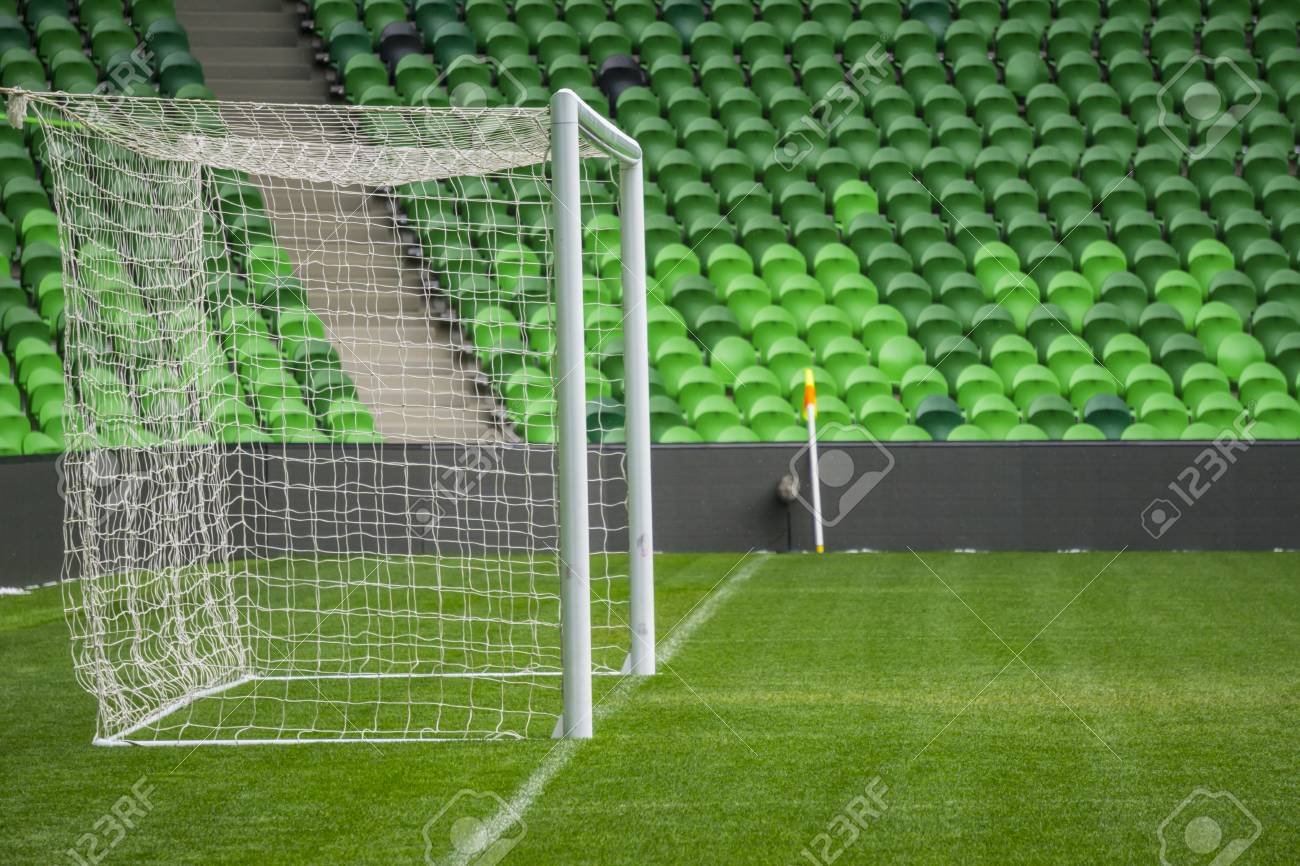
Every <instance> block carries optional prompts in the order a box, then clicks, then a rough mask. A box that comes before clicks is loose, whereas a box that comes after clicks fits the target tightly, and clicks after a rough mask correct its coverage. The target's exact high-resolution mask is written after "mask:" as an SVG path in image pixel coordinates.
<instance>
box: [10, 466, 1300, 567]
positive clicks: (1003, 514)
mask: <svg viewBox="0 0 1300 866" xmlns="http://www.w3.org/2000/svg"><path fill="white" fill-rule="evenodd" d="M335 447H337V446H335ZM359 447H366V446H359ZM435 447H438V448H443V447H447V448H450V447H453V446H435ZM371 450H372V451H374V455H373V456H374V457H375V458H377V459H375V460H373V468H370V469H365V470H364V471H366V472H367V473H368V475H367V477H364V478H362V477H360V476H358V475H357V473H358V471H359V468H358V467H365V466H370V465H372V461H369V460H368V461H365V462H363V463H357V462H354V461H349V462H348V464H347V467H348V468H347V472H348V473H349V474H348V476H347V478H346V479H343V478H339V479H331V480H330V484H331V485H338V486H339V487H340V489H342V490H344V491H345V493H344V494H343V495H342V496H339V495H335V496H333V497H331V498H325V499H323V498H322V497H321V494H320V489H321V485H322V482H325V481H326V480H327V479H325V478H324V477H322V475H321V473H322V472H328V471H329V470H328V469H322V466H321V462H320V461H319V460H316V461H312V462H311V463H310V469H308V466H309V464H307V462H306V461H303V460H300V459H297V457H296V456H295V454H296V452H295V450H294V449H293V448H289V449H286V452H285V453H279V452H277V451H265V452H261V453H258V454H247V453H245V454H240V455H232V457H231V459H232V460H238V461H239V468H240V473H239V474H240V478H241V482H240V491H241V495H240V496H238V497H236V500H235V501H236V504H235V507H236V508H237V509H238V511H239V513H238V515H236V521H235V522H236V524H237V525H238V526H239V527H241V528H242V530H243V531H244V534H243V535H242V536H241V539H240V543H241V544H246V545H247V547H248V549H249V552H251V553H255V554H256V553H259V552H260V553H261V554H262V555H276V556H279V555H284V553H285V552H286V551H288V552H293V551H303V552H307V551H320V550H323V549H325V550H331V549H332V550H338V551H340V552H343V551H355V552H360V551H362V550H364V551H367V552H371V551H373V552H375V553H388V554H402V553H406V552H412V553H427V552H432V551H433V550H434V549H442V550H444V551H445V550H446V546H445V545H446V544H447V543H448V542H449V541H451V540H453V539H454V537H455V531H456V524H455V523H454V522H448V521H442V522H439V521H437V520H436V519H433V520H431V523H430V529H429V534H427V535H424V536H421V535H420V534H418V533H417V534H414V535H411V534H409V533H408V532H407V526H406V524H405V523H404V520H405V519H406V517H405V515H411V517H410V519H411V520H412V521H414V522H415V523H418V522H419V521H421V520H429V519H430V518H429V517H426V516H425V512H422V511H421V510H420V508H421V506H424V507H426V508H428V509H429V512H428V514H429V515H433V516H436V514H438V513H446V512H447V510H448V509H450V510H451V511H453V512H454V511H455V509H456V504H455V501H454V498H455V493H454V490H448V488H447V486H446V482H445V479H442V480H440V479H439V475H438V473H437V472H436V471H434V470H432V469H431V468H430V466H431V465H433V464H435V463H439V464H442V463H445V460H441V459H440V460H437V461H434V460H432V459H431V456H432V455H427V454H426V455H425V456H424V457H421V456H420V454H421V451H425V450H428V449H419V448H412V447H407V448H402V449H391V448H374V447H373V446H371ZM543 456H544V455H543ZM619 456H620V455H618V454H617V453H616V452H606V453H604V454H595V453H593V454H592V457H591V459H592V461H593V468H594V467H595V463H596V461H602V460H603V461H610V460H615V461H616V460H617V459H619ZM504 459H505V461H506V462H505V463H504V464H503V467H504V469H503V472H502V474H501V476H500V477H499V478H495V479H493V480H491V481H490V482H489V483H493V484H512V483H522V479H523V478H524V477H525V473H524V472H523V471H522V470H524V469H525V468H526V467H525V464H524V463H523V461H524V460H526V459H538V455H537V453H536V452H535V451H534V452H532V455H531V456H529V457H526V456H524V454H523V452H522V451H519V452H513V454H512V455H507V456H506V457H505V458H504ZM653 462H654V478H655V480H654V511H655V514H654V520H655V548H656V549H657V550H660V551H712V550H736V551H745V550H750V549H760V550H775V551H785V550H806V549H810V548H811V546H812V545H811V534H812V517H811V510H810V509H809V508H807V507H806V506H805V504H804V502H803V500H804V499H806V498H808V497H807V491H806V487H805V488H804V489H803V490H801V491H800V495H799V496H797V497H796V498H795V499H794V500H793V501H791V502H788V503H787V502H785V501H783V500H782V499H781V498H780V497H779V496H778V486H779V485H780V482H781V480H782V478H783V477H785V476H793V477H799V476H802V475H806V470H807V455H806V453H805V452H804V449H802V448H799V447H795V446H790V445H776V444H762V445H708V446H696V445H677V446H656V447H655V449H654V456H653ZM819 465H820V466H821V467H822V472H823V479H822V480H823V485H822V491H823V493H822V495H823V500H822V510H823V515H824V520H825V523H826V526H827V528H826V543H827V548H828V549H829V550H831V551H836V550H862V549H869V550H905V549H907V548H909V547H910V548H912V549H915V550H918V551H920V550H962V549H969V550H1120V549H1121V548H1125V547H1128V548H1131V549H1138V550H1273V549H1296V548H1300V492H1297V486H1296V480H1297V479H1300V443H1282V442H1261V443H1255V444H1253V445H1249V446H1247V445H1245V444H1244V443H1237V444H1235V445H1234V446H1232V447H1229V446H1227V445H1221V446H1215V445H1207V444H1203V443H1138V442H1126V443H1122V444H1119V443H1116V444H1111V443H1100V442H1099V443H1054V442H1043V443H1016V444H1014V445H1013V444H1006V443H942V444H930V443H898V444H890V445H888V446H887V447H884V446H879V445H876V444H874V443H831V444H825V445H823V446H822V459H821V460H820V462H819ZM593 474H594V473H593ZM603 474H605V475H606V476H608V475H609V474H610V471H609V468H608V467H606V468H605V470H604V473H603ZM398 479H400V482H401V485H402V487H403V489H404V490H415V491H416V493H415V494H414V495H412V494H410V493H404V494H403V496H402V497H400V499H398V498H395V497H394V496H393V495H392V494H391V493H390V492H388V491H390V490H391V489H392V488H393V487H395V486H396V482H397V481H398ZM313 481H314V484H313ZM421 488H427V496H422V495H420V494H419V492H418V491H420V489H421ZM0 489H2V490H3V491H4V495H3V496H0V586H28V585H33V584H39V583H43V582H46V581H50V580H55V579H57V578H58V577H59V575H60V572H61V569H62V564H63V503H62V500H61V498H60V496H59V473H58V461H57V460H56V459H55V458H8V459H4V460H0ZM449 497H450V498H449ZM621 497H622V491H621V490H620V491H616V490H609V491H607V494H606V498H607V501H608V500H613V499H618V498H621ZM529 498H530V499H531V500H533V501H536V500H537V499H538V498H547V497H539V491H536V490H534V491H532V493H531V494H530V497H529ZM593 509H595V510H594V511H593V523H595V522H601V523H603V524H604V525H606V526H612V527H620V526H622V525H623V524H624V520H623V519H622V517H621V515H619V514H618V513H617V509H614V510H613V511H610V510H609V509H608V508H607V509H606V510H605V512H604V513H601V510H600V509H601V506H599V505H593ZM377 515H380V516H383V518H382V519H380V517H377ZM398 515H402V516H403V517H402V518H401V519H398V517H397V516H398ZM549 515H550V512H549V509H547V508H546V507H545V506H542V507H541V508H536V507H533V510H532V511H531V512H529V513H527V514H525V513H524V512H522V511H521V512H520V513H519V514H517V515H505V514H496V515H494V520H495V521H496V524H497V525H498V526H500V527H501V529H500V530H499V532H500V538H499V544H500V545H501V547H503V548H508V547H509V546H510V545H511V544H513V543H515V542H516V541H517V540H518V539H515V538H514V537H513V536H512V533H516V532H528V533H530V534H532V535H534V536H536V535H538V534H541V535H542V536H543V537H545V536H547V535H549V534H551V533H553V532H554V520H553V516H549ZM375 526H384V527H388V529H389V530H391V531H390V532H389V533H388V534H387V535H383V536H378V535H376V534H375V532H374V527H375ZM512 526H513V527H514V528H511V527H512ZM530 526H531V527H532V529H529V527H530ZM623 540H624V539H623V537H622V536H621V535H619V534H615V535H613V536H611V537H610V539H609V542H608V543H610V544H614V545H617V544H621V543H623ZM537 541H538V539H537V538H534V539H533V543H537Z"/></svg>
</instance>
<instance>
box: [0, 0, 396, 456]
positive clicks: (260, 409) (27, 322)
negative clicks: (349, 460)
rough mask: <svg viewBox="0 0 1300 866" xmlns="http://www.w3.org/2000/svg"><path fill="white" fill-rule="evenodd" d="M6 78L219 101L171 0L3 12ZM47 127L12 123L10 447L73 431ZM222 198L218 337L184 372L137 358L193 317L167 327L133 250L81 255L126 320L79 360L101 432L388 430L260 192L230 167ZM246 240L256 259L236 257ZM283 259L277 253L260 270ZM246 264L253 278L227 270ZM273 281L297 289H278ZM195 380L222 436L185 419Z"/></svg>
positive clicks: (6, 290)
mask: <svg viewBox="0 0 1300 866" xmlns="http://www.w3.org/2000/svg"><path fill="white" fill-rule="evenodd" d="M0 81H2V82H3V84H4V85H6V86H19V87H24V88H27V89H31V90H46V89H50V88H54V89H58V90H66V91H70V92H91V91H94V90H95V89H96V88H99V87H101V86H102V87H106V88H107V89H109V90H110V91H115V92H128V93H131V94H133V95H167V96H175V97H179V98H198V99H204V98H211V97H212V94H211V92H210V91H208V90H207V88H206V87H205V86H204V84H203V72H202V69H201V67H200V66H199V63H198V61H197V60H195V59H194V58H193V57H192V56H191V55H190V54H189V51H188V39H187V37H186V34H185V30H184V28H183V27H182V26H181V25H180V24H179V23H178V22H177V21H176V16H175V11H174V9H173V7H172V3H171V0H134V2H131V3H129V4H127V5H124V4H123V3H122V2H120V0H81V2H79V3H77V4H76V5H75V6H69V5H68V3H66V2H64V0H44V2H27V3H25V4H23V5H22V8H21V9H19V8H17V7H16V6H11V7H10V8H8V9H0ZM101 82H103V84H101ZM41 133H42V130H41V128H40V127H39V126H29V127H28V128H27V129H25V130H16V129H14V128H12V127H10V126H8V125H7V124H2V123H0V198H2V200H3V215H0V253H3V255H4V257H5V260H6V261H9V262H11V263H13V267H12V271H13V273H14V274H15V275H16V278H15V277H9V278H7V279H5V280H3V281H0V335H2V336H3V344H2V345H3V349H4V351H3V352H0V455H2V454H18V453H22V454H36V453H45V452H53V451H59V450H61V449H62V448H63V447H64V442H65V436H66V434H67V432H68V431H67V430H65V402H66V397H67V389H68V385H67V383H66V382H65V378H64V362H63V358H62V354H63V346H64V332H65V322H64V315H63V305H64V292H63V285H62V258H61V252H60V240H59V232H58V225H57V220H56V218H55V215H54V213H53V212H52V210H51V202H50V195H49V192H48V188H49V185H50V183H51V180H52V178H51V176H50V173H49V172H48V171H45V170H44V168H43V166H42V160H41V158H40V157H41V154H42V153H43V148H44V143H43V139H42V134H41ZM211 194H212V197H213V198H214V200H216V201H218V202H219V204H220V207H219V208H218V209H217V210H219V212H220V213H221V217H222V219H221V221H220V223H218V221H217V220H216V219H215V218H214V217H213V216H212V215H209V217H208V220H207V223H208V224H207V229H208V232H209V243H208V250H207V260H206V264H207V267H208V270H209V274H210V277H211V281H212V291H211V292H210V294H209V301H210V306H209V307H208V314H209V317H210V321H209V323H208V324H209V327H208V330H209V331H210V332H211V333H212V334H213V337H212V338H211V339H210V340H209V341H208V342H207V343H206V344H204V345H197V346H193V347H191V348H190V352H189V353H188V354H186V355H185V357H182V358H178V359H177V362H178V369H177V370H176V371H175V372H172V373H166V372H163V371H159V370H155V371H150V372H149V373H147V374H146V373H140V374H137V371H136V370H134V369H133V363H132V361H133V357H132V356H133V353H134V352H136V351H138V349H137V348H136V347H137V346H138V345H140V343H139V341H140V340H147V338H148V336H149V334H151V333H153V334H156V333H157V332H158V330H159V329H160V328H161V327H169V326H174V327H175V328H176V329H183V328H185V327H186V326H187V324H186V323H185V322H165V321H164V322H161V323H160V322H159V320H158V316H156V315H154V312H155V311H151V310H150V309H149V307H148V304H147V303H146V302H145V301H144V300H143V296H142V293H140V292H139V291H138V290H134V288H133V287H132V283H131V281H132V275H131V273H130V271H129V268H128V267H127V266H126V265H125V264H123V263H122V261H121V259H120V254H119V253H118V252H117V251H115V250H113V249H111V248H107V247H96V246H88V247H86V248H83V249H80V250H78V251H77V253H76V254H77V255H78V256H80V257H81V258H82V259H83V261H88V260H90V259H94V260H95V263H96V264H95V268H94V271H95V272H96V273H98V274H100V275H101V276H104V277H105V278H104V280H103V282H102V285H100V286H97V287H96V290H97V292H98V294H97V297H96V299H95V302H96V303H97V304H99V305H100V309H101V312H102V313H103V316H104V318H105V320H106V321H111V322H112V326H113V327H112V329H111V330H112V334H111V339H108V340H105V341H104V342H103V345H100V346H96V347H93V348H91V347H88V348H87V353H86V355H85V356H84V357H81V358H77V359H75V360H76V364H75V365H74V370H75V381H74V385H75V386H76V387H77V388H78V389H79V393H80V394H81V397H82V400H83V401H84V402H85V403H87V404H88V405H89V406H91V407H93V414H94V415H95V417H96V418H97V419H98V421H99V423H98V424H97V427H96V429H95V431H94V435H95V438H96V440H97V441H99V442H101V443H103V444H105V445H110V446H111V445H132V444H145V443H149V442H151V441H155V440H156V435H157V434H159V433H163V432H166V434H167V435H168V436H169V437H171V436H177V435H180V436H182V437H184V441H187V442H191V443H198V442H203V441H208V440H209V439H211V438H213V437H215V438H219V439H221V440H223V441H241V442H248V441H267V440H285V441H325V440H331V439H343V440H349V441H352V440H367V441H368V440H371V439H373V438H375V436H374V422H373V418H372V417H371V415H370V412H369V411H368V410H367V409H366V408H365V407H364V406H363V405H361V404H360V403H359V402H358V401H357V399H356V397H357V395H356V392H355V388H354V387H353V385H352V383H351V381H350V380H349V379H348V377H347V376H346V375H345V374H344V373H343V372H342V369H341V365H340V362H339V359H338V355H337V352H335V350H334V349H333V347H332V346H331V345H330V344H329V343H328V342H327V341H326V340H325V335H324V329H323V325H322V324H321V322H320V321H319V319H317V318H316V317H315V315H314V314H313V313H311V311H310V310H309V309H308V308H307V306H306V304H305V302H304V301H303V299H302V297H301V293H300V292H299V293H294V292H292V291H290V290H289V289H287V288H285V287H284V284H285V283H286V279H287V274H284V273H279V272H276V273H275V274H274V275H273V276H274V277H275V279H274V280H271V279H270V278H269V277H268V276H267V271H268V270H275V269H277V268H278V269H281V270H283V269H284V268H285V263H284V261H283V252H282V251H278V250H276V249H275V248H274V247H273V246H270V244H273V238H272V236H271V225H270V222H269V221H268V220H267V219H266V217H265V216H264V215H260V214H258V213H257V209H258V207H259V204H260V200H259V199H257V198H256V195H255V191H250V190H248V189H247V188H246V187H244V186H243V185H241V184H239V183H238V179H236V178H230V177H224V178H217V179H216V186H215V188H214V189H213V190H211ZM231 251H233V252H235V253H236V255H237V257H238V258H239V259H240V261H239V265H240V268H234V267H232V263H231V261H230V259H229V255H230V252H231ZM267 259H273V260H275V264H274V265H273V266H268V267H267V268H263V269H262V270H260V271H259V267H260V263H261V262H263V261H264V260H267ZM241 269H242V272H243V273H245V274H246V275H247V277H248V279H247V281H245V280H243V279H237V278H224V279H220V280H219V279H218V276H219V275H229V274H232V273H237V272H239V271H240V270H241ZM83 272H89V271H88V270H83ZM271 283H274V287H276V288H277V289H284V290H283V291H278V292H272V291H271V290H270V289H268V288H267V286H268V285H270V284H271ZM250 286H251V287H253V288H250ZM200 315H201V314H200ZM192 325H193V323H189V326H191V327H192ZM178 332H179V331H178ZM83 336H85V335H83ZM131 340H135V341H136V342H135V343H134V344H133V343H131V342H130V341H131ZM178 376H179V377H180V378H179V379H178V378H177V377H178ZM180 381H198V382H202V383H203V387H204V390H205V393H204V394H203V395H201V403H200V406H199V411H200V413H201V415H202V417H204V418H205V419H206V420H207V422H208V423H207V425H206V429H208V430H209V431H210V433H211V435H209V434H207V433H200V432H199V431H198V430H196V429H193V428H192V425H191V428H190V429H185V430H181V431H177V430H175V429H172V428H174V426H175V423H176V420H177V419H182V418H189V419H191V421H192V419H193V418H194V414H193V411H192V410H191V409H188V408H187V407H186V406H185V405H184V401H185V398H184V394H183V389H182V388H181V387H180ZM186 423H189V422H186Z"/></svg>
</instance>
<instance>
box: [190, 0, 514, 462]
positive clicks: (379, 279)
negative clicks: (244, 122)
mask: <svg viewBox="0 0 1300 866" xmlns="http://www.w3.org/2000/svg"><path fill="white" fill-rule="evenodd" d="M232 8H233V9H237V10H238V14H235V13H233V12H232V11H230V10H232ZM218 10H224V11H218ZM177 15H178V18H179V19H180V20H181V22H182V23H183V24H185V26H186V28H187V29H188V30H189V32H190V41H191V46H192V47H193V51H194V54H195V56H196V57H198V58H199V59H200V60H201V61H202V62H203V64H204V67H205V69H207V70H208V71H209V77H208V82H207V83H208V85H209V86H210V87H211V88H212V90H213V92H214V93H216V95H217V97H218V98H220V99H238V100H249V101H255V102H292V103H323V102H327V101H328V100H329V85H328V83H327V82H326V79H325V76H324V73H323V72H321V71H320V69H319V67H318V66H317V65H316V61H315V57H314V54H313V52H312V49H311V48H310V46H309V45H308V44H307V43H306V42H305V41H304V40H302V39H301V38H300V37H299V35H298V34H299V20H300V19H299V18H298V14H297V12H296V11H294V10H293V8H292V7H291V6H290V5H289V4H287V3H280V2H278V0H229V2H227V0H182V2H180V3H178V4H177ZM262 180H263V181H264V184H263V188H264V189H265V190H266V196H267V200H266V206H267V211H268V216H269V217H270V218H271V220H272V222H273V223H274V224H275V226H276V236H277V238H279V239H280V240H279V242H280V245H281V246H282V247H284V248H285V250H286V252H288V253H289V256H290V258H291V259H292V260H293V261H294V265H295V271H296V273H297V275H298V277H299V278H300V279H301V280H302V282H303V283H304V285H305V286H306V287H307V303H308V305H309V306H310V307H311V308H312V311H313V312H315V313H316V314H317V315H318V316H319V317H320V318H321V320H322V322H323V323H324V324H325V328H326V332H327V334H328V336H329V338H330V340H331V342H333V343H334V345H335V347H336V348H337V349H338V351H339V356H340V358H341V360H342V362H343V368H344V370H345V371H346V372H347V373H348V375H349V376H350V377H351V378H352V380H353V382H354V383H355V384H356V387H357V392H358V396H359V397H360V399H361V400H362V402H364V403H365V404H366V405H367V406H368V407H369V408H370V409H371V411H372V412H373V413H374V417H375V425H376V429H377V431H378V432H379V433H380V435H381V436H383V437H384V439H386V440H389V441H392V440H395V439H396V440H398V441H417V442H418V441H436V440H442V441H446V440H449V439H452V440H461V441H463V440H466V439H471V438H472V439H483V438H491V437H492V436H493V433H494V431H495V430H496V427H495V426H494V425H493V423H492V414H493V412H494V410H495V405H494V403H493V401H491V400H490V399H486V398H484V397H481V396H480V395H479V394H478V393H477V390H476V388H475V385H474V380H475V379H476V378H477V377H478V376H479V375H480V374H478V372H477V370H476V369H475V368H474V367H473V366H472V364H470V365H467V364H466V363H464V362H462V360H461V358H460V357H459V356H458V354H457V352H455V351H454V350H453V349H452V348H451V347H452V346H453V345H454V343H455V340H454V338H453V334H452V332H451V328H450V327H449V325H448V323H447V322H446V321H445V319H443V318H439V317H437V316H436V315H434V314H433V311H432V310H431V309H430V308H429V305H428V303H427V301H426V294H425V290H424V284H423V279H422V277H421V274H420V273H419V271H418V269H416V268H413V267H410V266H409V264H408V263H407V262H406V261H405V260H404V259H403V257H402V256H401V254H400V245H399V243H398V242H397V239H396V237H395V235H394V232H393V228H392V223H391V221H390V220H389V218H388V210H387V203H386V200H385V199H384V198H382V197H379V196H374V197H370V200H369V201H367V200H365V199H364V198H363V194H362V193H361V192H360V191H359V190H339V189H335V188H332V187H324V186H320V187H311V186H304V187H302V188H293V189H290V188H287V187H286V186H285V185H284V183H283V182H282V181H281V182H278V183H277V182H276V181H274V180H273V179H270V178H265V179H262ZM362 212H365V213H366V215H365V217H364V218H360V219H359V218H358V217H357V215H358V214H360V213H362ZM331 247H333V248H334V250H336V251H337V252H331V250H330V248H331Z"/></svg>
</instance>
